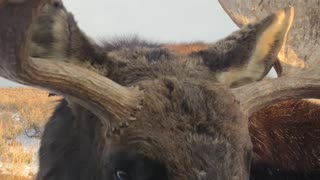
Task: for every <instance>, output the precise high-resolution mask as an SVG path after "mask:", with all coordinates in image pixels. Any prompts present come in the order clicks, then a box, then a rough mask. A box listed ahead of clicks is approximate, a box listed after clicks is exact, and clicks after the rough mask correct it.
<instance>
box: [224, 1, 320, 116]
mask: <svg viewBox="0 0 320 180" xmlns="http://www.w3.org/2000/svg"><path fill="white" fill-rule="evenodd" d="M219 2H220V4H221V5H222V7H223V8H224V10H225V11H226V12H227V13H228V15H229V16H230V17H231V19H232V20H233V21H234V22H235V23H236V24H237V25H238V26H239V27H241V26H243V25H246V24H247V23H249V22H252V21H256V20H258V19H261V18H263V17H265V16H267V15H268V14H270V13H272V12H274V11H276V10H278V9H282V8H285V7H288V6H293V7H294V8H295V18H294V21H293V24H292V29H291V30H290V32H289V34H288V36H287V42H286V43H285V44H284V45H283V47H282V49H281V51H280V53H279V55H278V62H277V63H276V64H275V68H276V71H277V72H278V74H279V75H280V78H277V79H272V80H263V81H260V82H257V83H253V84H250V85H248V86H244V87H241V88H237V89H234V90H233V92H234V94H235V95H236V96H237V98H238V99H239V100H240V102H241V104H242V105H241V106H242V108H243V110H244V111H246V112H247V113H249V114H252V113H254V112H256V111H258V110H260V109H261V108H263V107H265V106H268V105H271V104H273V103H275V102H277V101H281V100H284V99H300V98H320V67H319V64H320V51H318V49H320V14H319V13H318V12H319V10H320V3H319V2H318V0H310V1H303V0H286V1H271V0H260V1H253V0H252V1H250V0H249V1H247V0H219Z"/></svg>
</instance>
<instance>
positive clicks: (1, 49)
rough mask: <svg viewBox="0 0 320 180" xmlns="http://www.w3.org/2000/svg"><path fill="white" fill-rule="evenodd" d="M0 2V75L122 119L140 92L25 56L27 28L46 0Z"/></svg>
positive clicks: (132, 108) (65, 65) (86, 72)
mask: <svg viewBox="0 0 320 180" xmlns="http://www.w3.org/2000/svg"><path fill="white" fill-rule="evenodd" d="M17 2H18V1H17V0H6V1H0V22H1V26H0V76H2V77H4V78H7V79H9V80H12V81H16V82H19V83H22V84H26V85H32V86H37V87H41V88H45V89H50V90H53V91H55V92H58V93H60V94H62V95H64V96H66V97H68V98H71V99H72V100H74V101H76V102H77V103H79V104H80V105H82V106H84V107H85V108H87V109H88V110H90V111H91V112H92V113H94V114H95V115H97V116H98V117H100V118H101V119H105V120H106V121H104V122H105V123H109V121H108V120H107V119H111V118H109V117H110V116H112V117H113V118H112V119H116V120H126V119H127V118H130V116H131V115H132V112H133V111H135V110H136V109H137V108H138V106H139V105H140V101H141V92H140V91H139V90H137V89H129V88H126V87H123V86H121V85H119V84H117V83H115V82H113V81H111V80H109V79H108V78H105V77H103V76H100V75H98V74H96V73H94V72H91V71H89V70H86V69H83V68H81V67H77V66H75V65H72V64H68V63H63V62H61V61H49V60H45V59H35V58H30V57H29V46H30V36H31V34H30V28H31V24H32V22H33V20H34V19H35V18H36V16H37V13H38V11H39V9H40V8H41V7H42V6H43V5H44V4H45V3H46V2H47V1H46V0H20V1H19V2H18V3H17Z"/></svg>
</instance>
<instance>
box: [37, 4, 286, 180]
mask: <svg viewBox="0 0 320 180" xmlns="http://www.w3.org/2000/svg"><path fill="white" fill-rule="evenodd" d="M53 2H55V1H53ZM279 16H280V15H279ZM277 17H278V16H277V15H275V16H269V17H267V18H265V19H264V20H262V21H259V22H257V23H255V24H250V25H248V26H246V27H244V28H242V29H241V30H239V31H237V32H235V33H233V34H231V35H230V36H228V37H227V38H225V39H222V40H220V41H218V42H217V43H215V44H202V43H200V44H190V45H183V46H181V45H168V44H166V43H153V42H151V43H150V42H148V41H145V40H142V39H140V38H137V37H133V38H123V39H121V38H120V39H115V40H108V41H106V42H105V43H104V44H103V45H98V44H96V43H95V42H94V41H92V40H90V39H89V38H88V37H87V36H86V35H85V34H84V33H83V32H82V31H81V30H80V29H79V28H78V26H77V24H76V21H75V20H74V18H73V16H72V14H70V13H69V12H67V10H66V9H65V8H64V7H63V5H62V4H61V3H53V4H52V3H51V4H47V5H46V6H45V7H44V8H43V10H42V11H41V14H40V17H39V18H38V20H37V22H36V24H35V25H34V27H33V37H32V56H33V57H41V58H47V59H58V60H61V61H65V62H69V63H74V64H77V65H79V66H82V67H85V68H87V69H90V70H92V71H94V72H97V73H99V74H101V75H103V76H105V77H108V78H109V79H111V80H112V81H114V82H117V83H118V84H120V85H123V86H128V87H129V86H135V87H138V88H139V89H140V90H142V91H143V92H144V99H143V100H142V102H141V104H140V106H141V108H140V109H137V110H136V111H135V112H133V113H134V114H133V115H134V117H135V118H134V119H127V120H125V121H124V123H120V124H117V126H112V125H111V126H107V125H105V124H103V123H102V122H101V120H100V119H99V118H98V117H96V116H95V115H93V114H92V113H91V112H89V111H88V110H86V109H85V108H84V107H82V106H81V105H79V104H77V103H76V102H74V101H72V99H68V98H65V99H64V100H62V102H61V103H60V105H59V106H58V107H57V109H56V111H55V112H54V114H53V116H52V117H51V119H50V120H49V122H48V124H47V125H46V128H45V132H44V135H43V138H42V141H41V148H40V153H39V157H40V170H39V173H38V177H37V179H38V180H56V179H59V180H81V179H83V180H102V179H107V180H113V179H118V180H125V179H132V180H151V179H152V180H209V179H219V180H220V179H221V180H222V179H225V180H245V179H248V178H249V176H250V167H251V162H252V161H251V160H252V143H251V139H250V135H249V123H248V120H247V117H246V116H245V115H244V114H243V113H242V112H241V110H240V106H239V102H237V101H236V100H235V98H234V96H233V95H232V93H231V91H230V90H229V88H230V87H239V86H242V85H245V84H248V83H251V82H254V81H258V80H261V79H262V78H263V77H264V76H265V75H266V73H267V72H268V71H269V70H270V68H271V67H272V65H273V63H274V61H275V57H276V55H277V52H278V51H279V49H280V47H281V45H282V42H283V39H282V38H283V36H284V34H283V32H287V29H284V30H283V27H284V26H286V25H284V24H287V23H288V22H283V23H282V22H281V23H275V21H278V20H277ZM279 24H280V25H279ZM270 28H272V30H273V31H271V32H269V33H268V34H265V33H266V32H268V30H269V29H270ZM282 31H283V32H282ZM261 48H263V49H264V51H259V49H261ZM183 49H186V50H183ZM106 116H107V117H108V118H109V120H110V122H111V124H113V123H116V122H113V121H112V116H111V115H108V114H106ZM253 142H255V141H253ZM253 145H255V144H253ZM253 170H254V171H252V172H253V173H252V174H251V179H263V178H261V175H263V174H264V173H265V172H266V171H268V168H263V166H260V165H259V166H256V167H255V164H253ZM258 170H259V171H258ZM119 173H120V174H121V173H122V175H125V176H124V177H123V179H119V176H118V175H119ZM123 173H124V174H123ZM275 178H277V177H273V176H270V178H269V179H275Z"/></svg>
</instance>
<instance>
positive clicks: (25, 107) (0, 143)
mask: <svg viewBox="0 0 320 180" xmlns="http://www.w3.org/2000/svg"><path fill="white" fill-rule="evenodd" d="M59 99H60V97H57V96H53V97H48V92H47V91H42V90H38V89H33V88H29V87H20V88H0V180H32V179H33V177H34V174H35V173H36V172H37V168H38V165H37V164H38V160H37V151H38V147H39V141H40V139H39V138H40V136H41V133H42V129H43V125H44V124H45V123H46V122H47V120H48V118H49V117H50V116H51V114H52V112H53V110H54V108H55V106H56V105H57V101H58V100H59Z"/></svg>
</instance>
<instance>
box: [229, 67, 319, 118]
mask: <svg viewBox="0 0 320 180" xmlns="http://www.w3.org/2000/svg"><path fill="white" fill-rule="evenodd" d="M232 91H233V93H234V94H235V96H236V98H237V99H238V100H239V101H240V103H241V108H242V110H243V111H244V112H245V113H247V114H248V115H251V114H253V113H255V112H257V111H259V110H260V109H262V108H264V107H266V106H268V105H272V104H274V103H276V102H280V101H282V100H287V99H302V98H320V68H318V67H316V68H313V69H311V70H309V71H307V72H303V73H300V74H297V75H295V76H293V77H280V78H276V79H268V80H263V81H260V82H256V83H252V84H249V85H247V86H243V87H240V88H236V89H233V90H232Z"/></svg>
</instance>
